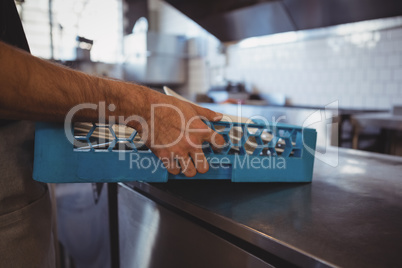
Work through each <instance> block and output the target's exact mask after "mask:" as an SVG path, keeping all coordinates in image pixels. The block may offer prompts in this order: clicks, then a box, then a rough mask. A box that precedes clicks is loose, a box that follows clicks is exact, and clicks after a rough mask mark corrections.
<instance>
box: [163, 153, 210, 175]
mask: <svg viewBox="0 0 402 268" xmlns="http://www.w3.org/2000/svg"><path fill="white" fill-rule="evenodd" d="M190 156H191V158H190V157H189V155H187V156H177V157H174V158H173V157H169V158H163V159H162V162H163V164H164V165H165V167H166V169H167V171H168V172H169V173H171V174H173V175H177V174H179V173H180V170H181V172H182V173H183V174H184V175H185V176H187V177H193V176H195V175H196V174H197V172H199V173H205V172H207V171H208V170H209V165H208V162H207V159H206V158H205V155H204V153H203V152H202V150H196V151H194V152H190Z"/></svg>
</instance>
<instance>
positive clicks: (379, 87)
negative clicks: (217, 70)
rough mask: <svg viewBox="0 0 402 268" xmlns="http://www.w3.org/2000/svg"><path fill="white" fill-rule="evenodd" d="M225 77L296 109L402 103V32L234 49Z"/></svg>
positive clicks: (374, 106)
mask: <svg viewBox="0 0 402 268" xmlns="http://www.w3.org/2000/svg"><path fill="white" fill-rule="evenodd" d="M225 74H226V76H227V78H229V79H241V80H244V81H246V82H249V83H252V84H253V85H254V86H255V87H256V88H257V89H258V90H259V91H260V92H282V93H284V94H286V95H287V96H288V97H289V99H290V101H291V102H292V103H294V104H297V105H313V106H314V105H318V106H322V105H326V104H328V103H330V102H332V101H335V100H339V106H340V107H343V108H366V109H389V108H390V107H391V106H392V105H394V104H402V28H397V29H392V30H383V31H373V32H363V33H358V34H351V35H347V36H338V37H327V38H321V39H317V40H305V41H300V42H295V43H288V44H281V45H267V46H260V47H255V48H240V47H239V46H233V47H230V48H229V51H228V65H227V66H226V69H225Z"/></svg>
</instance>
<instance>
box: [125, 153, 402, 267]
mask: <svg viewBox="0 0 402 268" xmlns="http://www.w3.org/2000/svg"><path fill="white" fill-rule="evenodd" d="M326 154H328V155H327V158H331V159H332V160H334V161H332V163H336V162H338V165H336V166H329V165H328V164H326V163H324V162H321V161H320V160H316V163H315V169H314V178H313V182H312V183H307V184H303V183H302V184H301V183H295V184H286V183H265V184H264V183H262V184H255V183H238V184H236V183H230V182H226V181H191V180H184V181H171V182H168V183H161V184H149V183H141V182H133V183H125V184H120V186H119V191H118V195H119V233H120V236H119V239H120V244H119V246H120V249H121V250H123V249H125V250H123V251H121V252H120V257H121V264H124V265H122V267H126V266H127V265H132V264H133V263H135V260H134V259H135V258H133V256H137V258H140V259H141V260H143V258H144V257H141V256H146V260H147V261H148V262H146V263H147V265H148V266H147V267H157V266H156V263H158V264H160V263H163V262H165V263H166V261H168V260H169V261H176V262H175V264H176V265H180V264H181V262H180V261H183V263H186V264H188V261H189V260H190V259H194V258H196V259H197V262H198V263H199V264H200V265H199V266H198V267H202V264H207V265H210V266H209V267H219V265H222V262H229V261H230V260H231V259H233V258H234V259H236V260H237V261H236V262H235V263H234V264H233V263H232V264H231V265H233V267H271V266H270V265H273V266H280V267H281V266H292V265H295V266H300V267H331V266H342V267H398V266H399V267H400V266H401V265H402V254H401V253H400V249H401V248H402V176H401V174H402V158H400V157H395V156H387V155H380V154H375V153H367V152H361V151H355V150H350V149H339V150H338V149H337V148H333V147H331V148H328V149H327V151H326ZM336 160H338V161H336ZM132 196H136V198H134V199H131V197H132ZM134 200H136V202H134ZM136 204H137V205H136ZM173 223H174V224H173ZM182 224H183V225H182ZM177 226H187V227H188V228H189V230H192V231H191V232H188V231H186V230H187V227H182V228H175V227H177ZM201 234H202V235H201ZM210 236H211V239H218V240H217V242H214V243H212V242H211V243H210V242H208V241H210V240H208V239H207V237H210ZM193 238H196V240H193ZM203 238H205V241H201V240H202V239H203ZM211 241H212V240H211ZM213 241H215V240H213ZM224 242H225V243H224ZM218 244H219V245H221V246H220V247H217V246H214V245H218ZM194 248H197V249H199V251H200V252H197V254H195V253H194V251H193V250H187V249H194ZM139 249H141V254H137V253H136V251H138V250H139ZM220 250H222V254H221V258H220V259H219V261H221V263H219V265H216V266H215V265H214V264H215V263H214V262H213V261H212V260H210V259H209V258H208V256H214V257H215V255H214V254H215V253H216V252H220ZM164 252H165V253H164ZM194 254H195V257H194V256H193V255H194ZM228 256H232V257H228ZM214 259H216V258H214ZM137 261H138V259H137ZM242 261H244V262H242ZM236 263H237V264H239V263H240V264H241V265H240V266H236ZM244 263H246V264H247V263H253V265H251V266H250V265H244ZM226 264H228V263H226ZM264 264H266V266H264Z"/></svg>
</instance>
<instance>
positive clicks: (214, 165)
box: [33, 121, 317, 183]
mask: <svg viewBox="0 0 402 268" xmlns="http://www.w3.org/2000/svg"><path fill="white" fill-rule="evenodd" d="M207 124H208V125H209V126H210V127H211V128H213V129H216V130H217V132H219V133H221V134H222V135H223V137H224V138H225V140H226V142H227V145H226V146H225V147H224V148H222V149H221V150H219V151H214V150H213V149H212V148H211V147H210V146H209V144H206V145H207V146H206V148H204V153H205V156H206V158H207V161H208V162H209V163H210V169H209V171H208V172H207V173H205V174H200V173H197V175H196V176H195V177H191V178H188V177H185V176H184V175H183V174H179V175H172V174H170V173H168V172H167V170H166V168H165V167H164V166H163V164H162V162H161V161H160V160H159V159H158V158H157V157H156V156H155V155H154V154H153V153H152V152H151V151H149V150H140V149H138V148H137V144H135V142H134V138H135V136H136V132H135V131H134V132H133V133H132V134H131V136H130V137H129V138H125V139H121V138H117V136H116V134H115V133H114V131H113V129H112V128H111V127H110V126H107V125H106V126H105V125H103V126H98V125H96V124H93V126H92V128H91V129H90V131H89V132H88V133H87V134H86V135H84V136H80V137H75V139H76V140H80V141H82V142H84V143H85V144H87V145H88V146H86V148H83V147H81V148H74V145H73V144H71V142H69V141H68V139H67V138H66V135H65V130H64V127H63V125H61V124H54V123H37V125H36V134H35V161H34V173H33V177H34V179H35V180H38V181H42V182H47V183H67V182H69V183H70V182H124V181H146V182H166V181H168V180H170V179H230V180H231V181H233V182H310V181H311V180H312V174H313V165H314V153H315V148H316V139H317V132H316V131H315V129H310V128H304V129H302V128H301V127H298V126H292V125H287V124H281V123H277V124H275V125H266V124H264V123H262V122H261V123H260V122H258V123H256V124H245V123H229V122H222V121H221V122H207ZM99 128H106V129H108V131H109V132H110V135H111V136H112V139H111V140H109V142H108V143H107V144H106V147H104V148H103V149H100V148H98V147H96V146H94V144H93V143H92V138H91V137H92V135H93V133H94V130H95V129H99ZM232 128H236V129H237V130H239V129H241V133H242V134H243V135H242V136H241V137H240V138H239V139H238V140H236V141H234V140H233V139H232V138H231V137H230V136H229V133H230V131H231V130H232ZM264 135H265V136H267V135H268V136H270V139H269V142H267V141H266V139H265V138H264V137H265V136H264ZM119 143H126V144H127V145H128V150H127V148H126V150H118V149H116V144H119ZM251 151H252V153H251V154H250V152H251Z"/></svg>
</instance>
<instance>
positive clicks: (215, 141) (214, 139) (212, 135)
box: [205, 129, 226, 149]
mask: <svg viewBox="0 0 402 268" xmlns="http://www.w3.org/2000/svg"><path fill="white" fill-rule="evenodd" d="M207 134H208V135H207V136H206V137H205V141H207V142H209V144H211V145H212V146H213V147H214V148H218V149H219V148H222V147H223V146H224V145H225V144H226V141H225V139H224V138H223V136H222V135H221V134H219V133H217V132H216V131H213V130H212V129H211V131H210V132H208V133H207Z"/></svg>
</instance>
